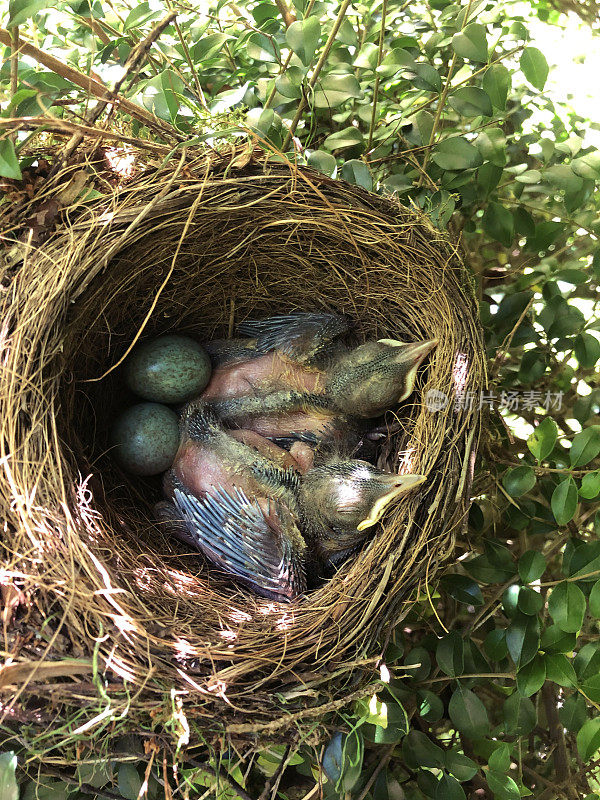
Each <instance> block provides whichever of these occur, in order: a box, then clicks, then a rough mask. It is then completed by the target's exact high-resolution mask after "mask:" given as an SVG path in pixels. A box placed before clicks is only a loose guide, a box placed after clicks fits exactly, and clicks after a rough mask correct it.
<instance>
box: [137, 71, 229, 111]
mask: <svg viewBox="0 0 600 800" xmlns="http://www.w3.org/2000/svg"><path fill="white" fill-rule="evenodd" d="M183 91H184V84H183V81H182V80H181V78H180V77H179V75H177V73H176V72H174V71H173V70H171V69H166V70H164V71H163V72H161V73H159V74H158V75H156V76H155V77H154V78H152V79H151V80H149V81H147V82H146V86H145V88H144V94H143V97H142V99H143V103H144V106H145V107H146V108H147V109H148V111H152V112H153V113H154V114H156V116H157V117H160V118H161V119H165V120H168V121H169V122H173V121H174V120H175V118H176V116H177V114H178V112H179V99H178V97H177V95H181V94H183ZM241 99H242V98H241V97H240V98H239V100H238V102H240V101H241Z"/></svg>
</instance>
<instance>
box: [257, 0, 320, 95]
mask: <svg viewBox="0 0 600 800" xmlns="http://www.w3.org/2000/svg"><path fill="white" fill-rule="evenodd" d="M314 4H315V0H310V3H309V4H308V7H307V9H306V11H305V12H304V19H307V17H309V16H310V12H311V11H312V8H313V6H314ZM293 56H294V51H293V50H290V52H289V53H288V57H287V58H286V60H285V61H284V62H283V64H282V66H281V69H280V71H279V74H280V75H284V74H285V71H286V69H287V68H288V66H289V63H290V61H291V60H292V58H293ZM276 93H277V87H276V86H275V82H273V88H272V89H271V94H270V95H269V96H268V97H267V100H266V103H265V104H264V106H263V108H265V109H267V108H269V106H270V105H271V103H272V102H273V98H274V97H275V94H276Z"/></svg>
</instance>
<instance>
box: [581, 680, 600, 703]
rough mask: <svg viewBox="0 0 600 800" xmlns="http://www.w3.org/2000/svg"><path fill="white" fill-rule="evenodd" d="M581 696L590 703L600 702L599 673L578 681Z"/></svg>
mask: <svg viewBox="0 0 600 800" xmlns="http://www.w3.org/2000/svg"><path fill="white" fill-rule="evenodd" d="M579 689H580V690H581V692H582V693H583V696H584V697H585V698H586V699H587V700H589V701H590V702H592V703H600V674H596V675H589V676H588V677H587V678H585V679H584V680H582V681H581V682H580V683H579Z"/></svg>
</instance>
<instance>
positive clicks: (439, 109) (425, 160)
mask: <svg viewBox="0 0 600 800" xmlns="http://www.w3.org/2000/svg"><path fill="white" fill-rule="evenodd" d="M472 4H473V0H469V3H468V5H467V9H466V11H465V16H464V18H463V23H462V25H461V27H460V29H461V30H462V29H463V28H464V27H465V25H466V24H467V20H468V19H469V13H470V11H471V5H472ZM455 64H456V53H453V54H452V59H451V60H450V65H449V67H448V75H447V76H446V83H445V84H444V88H443V89H442V94H441V95H440V99H439V102H438V106H437V108H436V111H435V118H434V120H433V125H432V127H431V133H430V135H429V142H428V143H427V149H426V150H425V155H424V156H423V171H425V170H426V169H427V164H428V162H429V156H430V155H431V148H432V146H433V143H434V141H435V135H436V133H437V129H438V126H439V124H440V119H441V117H442V111H443V110H444V105H445V104H446V97H448V92H449V91H450V89H451V88H452V87H451V86H450V81H451V80H452V75H453V74H454V65H455ZM422 183H423V176H422V175H421V178H420V179H419V186H421V185H422Z"/></svg>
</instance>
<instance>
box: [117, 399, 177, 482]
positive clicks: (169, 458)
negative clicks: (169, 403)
mask: <svg viewBox="0 0 600 800" xmlns="http://www.w3.org/2000/svg"><path fill="white" fill-rule="evenodd" d="M111 441H112V443H113V445H114V450H113V451H112V452H113V453H114V455H115V457H116V458H117V460H118V461H119V462H120V464H121V466H122V467H123V469H125V470H127V472H132V473H133V474H134V475H158V474H159V473H160V472H164V471H165V470H167V469H169V467H170V466H171V464H172V463H173V459H174V458H175V453H176V452H177V448H178V447H179V422H178V419H177V415H176V414H175V412H174V411H171V409H170V408H167V407H166V406H162V405H160V404H159V403H139V404H138V405H135V406H132V407H131V408H128V409H127V411H124V412H123V414H121V416H120V417H119V418H118V419H117V421H116V423H115V426H114V428H113V430H112V431H111Z"/></svg>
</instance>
